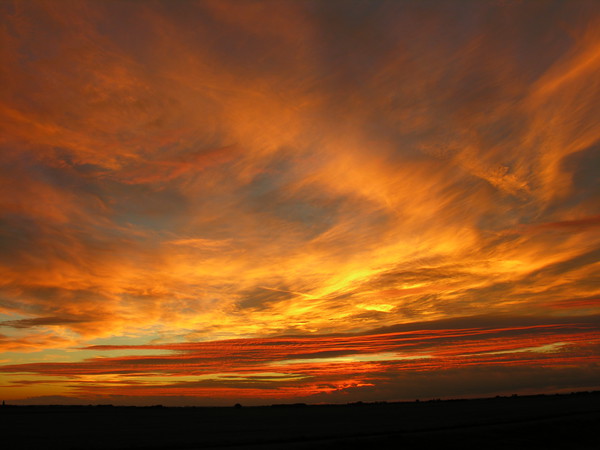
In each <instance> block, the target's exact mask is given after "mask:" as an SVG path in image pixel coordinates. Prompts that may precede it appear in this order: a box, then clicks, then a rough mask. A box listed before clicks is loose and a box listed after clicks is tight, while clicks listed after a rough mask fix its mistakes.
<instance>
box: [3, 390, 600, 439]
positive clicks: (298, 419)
mask: <svg viewBox="0 0 600 450" xmlns="http://www.w3.org/2000/svg"><path fill="white" fill-rule="evenodd" d="M598 430H600V392H592V393H577V394H571V395H547V396H526V397H499V398H491V399H479V400H447V401H428V402H410V403H373V404H371V403H368V404H360V403H359V404H348V405H312V406H306V405H274V406H264V407H242V408H234V407H230V408H192V407H190V408H163V407H147V408H139V407H111V406H5V407H1V408H0V432H1V436H0V446H1V447H2V448H6V449H7V450H9V449H15V450H17V449H36V450H37V449H156V450H159V449H160V450H164V449H211V448H228V449H260V448H266V449H284V448H286V449H287V448H290V449H309V448H310V449H313V448H319V449H348V448H363V447H366V446H368V447H370V448H374V449H379V448H401V447H402V448H405V449H406V448H409V449H412V448H425V447H431V446H435V445H439V446H443V448H444V449H447V448H450V449H454V448H456V449H458V448H460V449H465V448H485V449H504V448H510V449H525V448H527V449H532V448H544V449H596V448H598V447H597V446H598V442H599V441H600V433H599V431H598Z"/></svg>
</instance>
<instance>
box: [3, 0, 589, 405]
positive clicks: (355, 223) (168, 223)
mask: <svg viewBox="0 0 600 450" xmlns="http://www.w3.org/2000/svg"><path fill="white" fill-rule="evenodd" d="M238 3H239V2H229V1H215V2H213V1H203V2H168V1H159V2H155V3H152V4H138V3H136V2H133V3H130V2H110V3H102V2H95V1H82V2H66V3H62V2H61V3H48V2H42V1H39V2H37V1H33V2H4V3H3V4H2V6H1V7H0V8H1V9H2V14H1V17H2V19H0V34H1V38H2V41H3V43H5V45H3V46H2V49H1V50H0V52H1V57H2V60H3V62H4V64H3V65H2V68H1V69H0V82H1V83H2V86H5V87H6V89H4V90H3V92H2V94H1V96H0V122H1V125H0V126H1V130H2V133H0V134H1V137H0V147H1V148H0V247H1V248H2V252H0V325H1V326H2V330H3V331H2V332H3V338H2V345H3V346H5V348H7V349H10V351H11V352H15V354H14V355H12V354H11V355H10V358H8V361H9V362H8V364H10V363H11V362H15V361H16V362H18V363H22V362H23V361H22V359H20V358H21V356H19V352H20V351H23V352H30V351H31V350H32V349H33V348H35V349H37V350H39V352H40V353H41V354H47V353H44V352H51V351H58V352H61V351H65V352H66V349H67V348H68V347H71V346H72V345H76V346H80V347H86V346H87V347H90V348H93V346H94V345H95V344H97V343H99V342H101V343H103V344H106V343H107V342H108V343H110V342H113V343H115V344H114V345H117V343H118V344H123V343H127V342H133V343H134V344H135V345H139V344H140V343H159V344H160V343H164V342H186V341H190V342H197V341H199V340H201V341H203V342H205V341H207V342H209V341H216V342H219V344H218V345H219V346H222V345H223V344H222V342H224V340H228V339H234V340H235V339H238V340H240V342H242V341H241V340H244V339H250V341H244V342H254V341H253V339H259V340H260V339H269V338H271V337H273V336H281V335H290V336H305V335H315V336H324V335H330V334H339V333H342V334H357V333H365V332H366V331H367V330H372V329H376V328H385V327H394V326H398V325H409V324H411V323H422V322H424V321H438V320H450V319H453V318H460V317H477V316H480V315H481V313H482V311H485V312H486V313H488V314H490V315H495V316H502V315H503V316H510V317H522V316H531V317H534V318H535V317H546V316H547V315H548V314H551V315H552V316H553V318H554V319H556V320H557V321H561V320H563V318H568V317H575V316H576V315H577V316H580V315H589V316H592V315H594V314H597V313H598V305H597V303H595V302H594V301H592V300H590V299H595V298H597V297H598V294H599V292H598V286H597V283H596V282H595V280H596V279H597V276H598V263H597V261H598V256H599V252H600V239H599V237H598V233H597V224H598V210H597V204H598V184H597V176H596V171H595V170H594V169H595V167H597V163H598V161H597V152H596V151H595V150H597V147H598V145H599V140H600V135H599V134H598V127H597V123H596V122H597V120H595V118H596V117H598V115H599V112H598V111H597V108H598V106H597V105H600V89H599V86H598V81H597V77H596V76H595V74H596V72H597V70H596V69H597V68H598V64H599V61H600V60H599V58H598V49H599V48H600V47H599V45H600V44H599V43H600V35H599V34H598V32H597V31H596V30H597V29H598V26H597V25H598V20H597V18H598V7H597V6H596V5H595V4H594V3H593V2H590V3H588V2H576V4H575V5H569V6H568V7H567V6H566V5H563V4H561V3H560V2H557V3H554V2H551V3H550V4H535V5H529V6H527V7H525V6H524V5H521V4H519V3H510V4H495V3H494V4H492V3H490V2H484V3H481V4H478V5H475V6H474V5H466V4H463V3H462V2H458V1H457V2H454V3H452V4H451V7H448V6H441V5H420V4H416V3H415V4H412V3H404V2H398V3H396V2H374V3H372V4H362V3H352V4H344V3H345V2H339V3H338V2H330V3H331V4H329V3H328V5H324V4H322V2H312V1H308V2H300V3H297V2H291V1H290V2H286V1H274V2H271V1H266V0H265V1H259V2H252V3H251V4H250V3H249V4H245V5H239V4H238ZM359 18H360V20H359ZM561 323H562V322H561ZM538 331H539V332H540V333H542V330H541V329H540V330H538ZM586 336H587V335H586ZM589 336H590V337H589V339H591V340H593V339H595V338H594V337H593V336H592V335H589ZM488 337H489V336H488ZM489 339H490V340H489V343H490V346H489V348H488V347H486V350H485V351H486V352H487V353H488V356H485V357H484V356H481V355H480V356H478V357H477V358H476V359H473V360H472V361H473V364H479V365H481V366H482V367H483V366H485V365H486V364H487V363H486V361H487V360H486V358H491V360H493V361H496V362H498V361H499V360H500V359H506V360H507V361H512V360H510V359H507V358H509V356H506V355H508V354H505V353H496V354H495V356H490V355H491V354H492V353H493V352H494V351H496V352H504V351H507V350H509V349H508V348H507V347H504V346H503V343H502V342H501V341H499V340H494V339H492V338H491V337H489ZM534 340H535V341H536V342H535V343H534V344H535V345H533V344H532V345H528V346H525V347H524V348H534V347H536V346H538V347H540V346H541V347H543V346H545V345H552V344H553V342H550V341H546V340H544V339H543V338H542V336H540V338H539V339H537V340H536V339H534ZM556 342H559V341H556ZM590 342H591V341H590ZM302 345H304V344H302ZM344 345H349V344H344ZM386 345H387V344H386ZM386 345H381V348H380V349H379V350H373V349H372V350H369V351H367V349H362V350H360V351H358V350H356V352H357V353H365V352H366V353H377V352H380V353H386V352H387V351H388V350H389V349H387V347H386ZM515 345H516V344H515ZM318 346H320V347H321V348H323V351H329V350H325V349H327V348H329V347H328V344H327V343H326V342H325V341H322V340H318ZM478 346H479V347H478V348H480V350H481V349H482V348H483V344H481V345H479V344H478ZM219 348H220V350H219V351H222V350H223V349H222V347H219ZM378 348H379V347H378ZM494 348H495V349H494ZM88 351H100V350H98V349H95V350H88ZM260 351H261V352H266V353H270V352H275V350H274V349H273V348H271V347H268V348H264V349H263V348H261V350H260ZM314 351H316V350H314ZM331 351H334V350H331ZM335 351H339V349H338V350H335ZM481 351H483V350H481ZM534 353H535V352H534ZM27 355H28V356H27V358H30V359H28V361H30V362H31V363H32V364H35V363H36V360H35V358H36V357H37V356H36V355H35V354H31V353H28V354H27ZM231 355H232V356H231V357H232V358H233V357H234V356H235V352H233V353H231ZM276 355H277V352H275V353H272V355H271V357H270V358H271V359H268V360H269V361H270V360H277V358H276V357H275V356H276ZM180 356H181V355H180ZM338 356H339V355H338ZM546 356H547V355H546ZM69 357H70V356H69ZM215 357H216V355H215ZM236 357H237V356H236ZM286 357H288V359H296V360H302V359H304V358H302V357H296V356H294V355H293V354H289V355H287V356H286ZM336 357H337V356H336ZM340 357H341V356H340ZM522 357H523V355H520V356H518V357H517V359H519V358H522ZM436 358H437V359H436ZM439 358H441V357H438V356H435V357H434V358H433V359H432V360H428V359H422V360H421V359H419V360H417V359H415V360H410V361H402V362H401V360H397V361H396V362H394V363H393V364H397V365H400V364H407V365H410V364H412V365H414V367H427V365H428V364H429V365H432V366H431V367H434V366H435V367H441V366H443V364H447V365H449V366H452V367H454V365H453V364H454V363H453V362H452V361H455V360H448V362H444V363H443V364H442V363H441V362H440V361H441V360H439ZM510 358H512V356H511V357H510ZM540 358H541V356H540ZM69 361H70V360H69ZM265 361H267V359H265ZM553 361H554V362H552V364H555V363H556V364H559V359H558V358H556V359H555V360H553ZM582 361H583V359H582ZM71 362H72V361H71ZM71 362H69V364H70V363H71ZM57 363H59V361H57ZM263 363H264V361H263V362H261V363H260V364H263ZM65 364H66V363H65ZM257 364H258V363H257ZM332 364H333V363H332ZM335 364H337V365H336V367H338V368H339V370H340V371H344V370H347V367H348V365H347V364H346V362H339V364H338V363H335ZM507 364H508V363H507ZM515 364H516V363H515ZM549 364H550V363H549ZM581 364H584V363H583V362H582V363H581ZM382 365H383V363H382V362H380V361H359V362H356V364H355V369H356V370H357V371H359V369H360V370H364V371H365V373H368V371H369V370H375V371H378V370H380V368H381V367H380V366H382ZM92 366H93V364H92ZM57 367H58V366H57ZM86 367H88V366H86ZM90 367H91V366H90ZM236 367H237V366H236V364H233V362H232V363H231V370H234V369H235V370H237V369H236ZM317 369H318V368H312V369H310V370H317ZM86 370H87V369H86ZM253 370H254V369H253ZM256 370H258V368H257V369H256ZM260 370H266V368H265V367H263V368H261V369H260ZM306 370H308V368H307V369H306ZM332 370H333V369H332ZM336 370H337V369H336ZM317 372H318V371H317ZM317 372H315V373H317ZM303 373H304V372H303ZM318 373H320V375H318V376H317V375H314V377H315V380H316V381H314V384H312V385H311V386H313V387H312V388H311V389H312V391H311V392H328V389H330V388H323V389H321V388H320V387H319V386H320V385H319V381H318V380H317V378H318V377H326V373H325V372H323V373H321V372H318ZM361 373H362V372H361ZM311 376H312V375H311ZM255 381H256V380H255ZM296 381H297V380H295V381H289V382H290V383H295V382H296ZM281 382H283V381H281ZM285 382H286V383H287V382H288V381H285ZM336 383H338V384H337V385H336V386H355V387H354V388H350V387H348V388H343V389H345V390H352V389H355V390H356V392H359V391H360V392H363V390H362V389H363V388H364V389H367V390H368V389H370V388H369V387H368V385H370V384H373V380H370V379H367V378H365V379H362V378H360V377H359V378H355V377H353V376H351V375H349V374H348V373H346V374H345V375H344V376H341V375H340V378H339V380H338V381H336ZM361 383H364V384H365V386H362V384H361ZM185 386H187V387H188V388H189V389H190V390H189V392H190V393H191V392H193V391H192V387H191V386H189V385H182V386H180V387H178V388H177V389H179V391H180V392H181V393H185V392H186V391H185V389H186V387H185ZM123 389H127V386H126V387H124V388H123ZM153 389H159V388H153ZM161 389H162V388H161ZM165 389H166V388H165ZM198 389H200V388H198ZM202 389H204V388H202ZM289 389H290V392H291V391H293V389H292V386H290V387H289ZM307 389H308V388H307ZM336 389H337V388H336ZM179 391H178V392H179ZM153 392H154V391H153ZM232 392H233V391H232ZM236 392H237V391H236ZM253 392H254V391H253ZM256 392H258V391H256ZM294 392H296V393H298V392H300V391H298V390H295V391H294ZM148 395H150V394H148ZM152 395H154V394H152ZM236 395H237V394H236ZM240 395H241V394H240ZM252 395H254V394H252ZM265 395H267V394H266V393H265ZM294 395H296V394H294Z"/></svg>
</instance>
